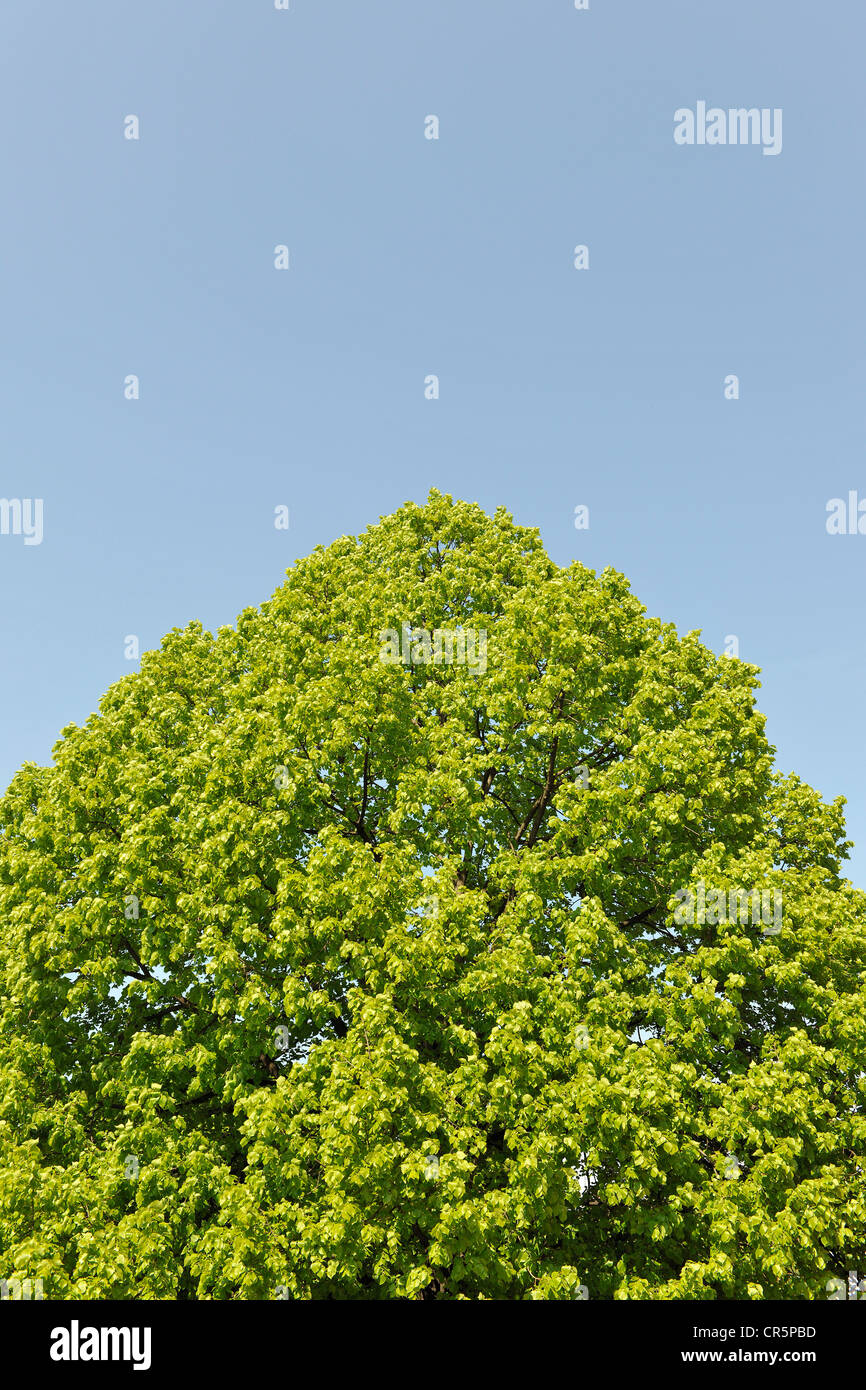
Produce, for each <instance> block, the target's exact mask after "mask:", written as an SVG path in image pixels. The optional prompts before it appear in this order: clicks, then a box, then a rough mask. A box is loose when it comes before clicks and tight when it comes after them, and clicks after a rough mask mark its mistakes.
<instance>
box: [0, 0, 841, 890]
mask: <svg viewBox="0 0 866 1390" xmlns="http://www.w3.org/2000/svg"><path fill="white" fill-rule="evenodd" d="M864 50H866V7H863V6H861V5H859V4H855V3H854V2H853V0H850V3H841V0H835V3H833V0H825V3H824V4H822V5H821V6H816V5H814V4H812V3H810V0H761V4H760V5H759V6H756V5H755V4H754V0H729V3H726V4H724V5H721V4H712V3H709V0H707V3H703V4H696V3H695V0H660V3H653V0H618V3H614V0H590V9H589V10H588V11H576V10H575V8H574V4H573V0H532V3H530V0H471V3H467V0H437V2H436V3H422V0H367V3H361V0H291V8H290V10H289V11H288V12H282V11H276V10H275V9H274V5H273V0H147V4H132V3H130V2H129V0H112V3H111V4H108V3H106V0H77V3H76V4H75V5H63V4H59V3H57V2H56V0H52V3H44V0H8V3H7V4H6V5H5V6H4V7H3V13H2V17H0V68H2V71H0V119H2V138H0V161H2V162H0V174H2V186H3V194H4V197H3V203H4V216H3V218H2V219H0V315H2V324H3V332H2V334H0V351H2V356H3V361H2V371H0V392H2V400H0V432H2V453H0V460H2V467H0V495H2V496H4V497H6V498H10V499H11V498H22V499H24V498H37V497H38V498H42V499H44V535H43V540H42V543H41V544H39V545H30V546H28V545H25V544H24V542H23V537H22V536H15V535H0V582H2V585H3V594H4V597H5V602H4V604H3V606H2V615H0V622H2V650H3V655H4V676H5V679H4V680H3V682H2V684H0V782H2V784H3V785H4V786H5V784H6V783H7V782H8V780H9V778H10V777H11V776H12V774H13V772H14V771H15V769H16V768H17V767H18V766H19V765H20V763H21V762H23V761H24V760H25V759H33V760H35V761H37V762H47V761H49V758H50V749H51V746H52V744H53V742H54V741H55V739H56V738H57V736H58V733H59V731H60V729H61V728H62V727H63V726H64V725H65V724H67V723H69V722H71V721H75V722H80V721H82V720H83V719H85V718H86V717H87V716H88V714H90V712H91V711H92V710H93V709H94V708H95V707H96V705H97V703H98V700H99V698H100V696H101V695H102V693H103V692H104V691H105V689H106V688H107V687H108V686H109V685H110V684H111V683H112V682H113V681H115V680H117V679H118V678H119V677H121V676H123V675H125V674H127V673H128V672H129V670H130V669H132V666H131V664H130V663H129V662H128V661H126V660H125V659H124V638H125V636H126V635H127V634H130V633H135V634H137V636H138V637H139V640H140V643H141V646H142V648H145V647H149V646H155V645H157V644H158V643H159V641H160V640H161V638H162V636H163V634H164V633H165V632H166V631H167V630H169V629H170V628H172V627H175V626H183V625H184V624H186V623H187V622H188V621H189V620H191V619H193V618H198V619H201V621H203V622H204V623H205V625H206V626H208V627H210V628H212V629H213V628H215V627H217V626H219V625H221V624H224V623H230V622H233V621H234V619H235V617H236V615H237V613H238V612H239V611H240V610H241V609H242V608H244V607H246V606H247V605H249V604H255V603H259V602H261V601H262V600H264V599H265V598H267V597H268V596H269V595H270V594H271V593H272V591H273V590H274V588H276V586H277V585H278V584H279V583H280V582H281V579H282V577H283V574H284V571H285V569H286V567H287V566H288V565H289V564H291V563H292V562H293V560H294V559H295V558H296V557H297V556H299V555H303V554H306V553H307V552H308V551H309V550H310V549H311V548H312V547H313V546H314V545H316V544H318V543H320V542H321V543H328V542H329V541H331V540H333V539H334V538H336V537H337V536H340V535H343V534H345V533H347V532H351V533H357V532H359V531H362V530H364V529H365V528H366V526H367V525H368V524H370V523H371V522H374V521H375V520H376V519H377V518H378V517H379V516H380V515H381V514H383V513H387V512H390V511H393V510H394V509H395V508H396V507H398V506H400V505H401V504H402V503H403V502H404V501H406V500H407V499H410V498H411V499H414V500H416V501H421V500H423V499H424V497H425V496H426V495H427V493H428V491H429V489H430V488H431V487H434V486H435V487H438V488H440V489H441V490H442V491H446V492H451V493H452V494H453V495H455V496H459V497H463V498H466V499H469V500H473V501H478V502H480V503H481V504H482V505H483V506H484V507H485V508H487V509H488V510H490V509H492V508H494V507H495V506H497V505H499V504H504V505H505V506H506V507H508V508H509V510H511V511H512V513H513V514H514V516H515V518H516V520H518V521H519V522H521V523H522V524H526V525H535V526H538V527H539V528H540V531H541V534H542V536H543V538H544V541H545V543H546V545H547V548H548V551H549V553H550V554H551V556H552V557H553V558H554V559H555V560H556V561H557V562H559V563H562V564H565V563H568V562H569V561H571V560H572V559H575V558H578V559H580V560H582V561H584V563H586V564H588V565H590V566H591V567H593V568H595V569H600V568H603V567H604V566H605V565H613V566H614V567H615V568H617V569H620V570H622V571H623V572H624V573H625V574H626V575H627V576H628V577H629V579H630V581H631V582H632V585H633V587H634V589H635V592H636V593H637V594H638V596H639V597H640V598H641V600H642V602H644V603H645V604H646V606H647V608H648V610H649V612H650V613H651V614H654V615H656V614H657V615H658V616H660V617H662V618H664V619H665V620H671V621H674V622H675V623H676V624H677V626H678V628H679V629H680V630H681V631H687V630H689V629H693V628H699V629H701V630H702V633H703V636H704V640H705V641H706V642H707V643H708V645H709V646H711V647H712V648H713V649H714V650H716V651H721V650H722V649H723V647H724V643H725V638H726V637H727V635H728V634H735V635H736V636H737V637H738V639H739V650H740V655H741V656H742V657H743V658H744V659H745V660H748V661H752V662H754V663H756V664H757V665H759V666H760V667H761V668H762V671H763V676H762V682H763V683H762V689H761V691H760V693H759V702H760V705H761V708H762V709H763V710H764V712H765V713H766V714H767V716H768V726H767V727H768V734H769V737H770V739H771V741H772V742H773V743H774V744H775V745H776V747H777V749H778V765H779V766H780V768H781V769H782V770H783V771H790V770H792V769H793V770H795V771H797V772H798V773H799V774H800V775H801V776H802V777H804V778H805V779H806V780H807V781H809V782H810V783H811V784H812V785H814V786H816V787H817V788H818V789H819V790H820V791H821V792H822V793H823V795H824V796H825V797H828V798H830V797H833V796H836V795H838V794H843V795H845V796H847V797H848V802H849V804H848V821H849V834H850V837H851V838H852V839H854V840H855V841H858V842H859V841H866V792H864V776H863V774H864V756H863V750H862V719H861V707H862V703H863V701H862V697H861V687H862V685H863V682H864V678H866V669H864V668H866V658H864V641H863V635H862V628H863V623H862V611H863V609H862V586H863V572H864V565H866V536H860V535H845V536H831V535H828V534H827V531H826V526H825V522H826V515H827V513H826V506H827V502H828V501H829V499H831V498H834V497H843V498H847V495H848V492H849V491H850V490H852V489H853V490H859V492H860V494H861V495H862V496H863V497H864V498H866V468H864V463H863V444H864V418H863V414H864V412H863V402H864V385H866V348H864V339H863V319H864V259H863V253H862V245H861V243H862V227H863V223H864V182H863V177H862V167H863V150H862V142H863V132H864V128H866V97H864V85H863V82H862V71H861V69H862V55H863V52H864ZM701 100H704V101H706V102H707V103H708V105H710V106H714V105H715V106H718V107H721V108H723V109H727V108H731V107H757V108H760V109H763V108H771V109H775V108H779V109H781V110H782V112H783V147H782V150H781V153H779V154H778V155H777V156H775V157H767V156H765V155H764V154H763V152H762V149H761V148H760V147H755V146H734V145H727V146H714V147H711V146H707V145H705V146H697V145H695V146H678V145H677V144H676V143H675V142H674V139H673V131H674V113H675V111H676V110H678V109H680V108H691V109H695V108H696V104H697V102H698V101H701ZM130 114H134V115H137V116H138V118H139V121H140V139H139V140H137V141H132V140H126V139H125V138H124V118H125V117H127V116H128V115H130ZM431 114H433V115H436V116H438V118H439V122H440V128H439V139H438V140H427V139H425V137H424V128H425V118H426V117H427V116H428V115H431ZM278 244H286V245H287V246H288V247H289V249H290V269H289V270H288V271H277V270H275V268H274V247H275V246H276V245H278ZM577 244H584V245H587V246H588V247H589V262H590V264H589V269H588V270H581V271H578V270H575V269H574V265H573V248H574V247H575V245H577ZM132 373H134V374H136V375H138V376H139V378H140V399H139V400H137V401H129V400H126V399H124V390H123V388H124V379H125V378H126V377H127V375H129V374H132ZM433 373H435V374H436V375H437V376H438V377H439V379H440V397H439V399H438V400H435V401H430V400H426V399H425V395H424V379H425V377H426V376H428V374H433ZM728 374H736V375H737V376H738V377H739V382H740V397H739V399H738V400H726V399H725V395H724V381H725V378H726V376H727V375H728ZM278 504H285V505H286V506H288V507H289V508H290V514H291V526H290V529H289V530H288V531H277V530H275V528H274V526H273V514H274V507H275V506H277V505H278ZM578 504H585V505H587V506H588V507H589V509H590V526H589V529H588V530H586V531H576V530H575V528H574V524H573V519H574V508H575V506H576V505H578ZM864 868H866V859H864V857H863V851H861V852H860V854H859V857H858V853H857V851H855V852H854V855H853V856H852V861H851V868H850V872H851V874H852V877H853V878H854V880H855V882H858V883H859V884H860V886H866V885H864Z"/></svg>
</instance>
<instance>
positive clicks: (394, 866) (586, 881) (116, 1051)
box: [0, 492, 866, 1299]
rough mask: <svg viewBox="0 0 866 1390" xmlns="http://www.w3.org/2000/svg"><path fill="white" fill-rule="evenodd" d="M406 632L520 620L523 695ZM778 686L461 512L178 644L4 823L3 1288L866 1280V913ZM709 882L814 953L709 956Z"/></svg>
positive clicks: (738, 943)
mask: <svg viewBox="0 0 866 1390" xmlns="http://www.w3.org/2000/svg"><path fill="white" fill-rule="evenodd" d="M404 622H405V623H408V624H410V625H412V626H413V627H424V628H426V629H433V628H444V629H456V628H471V629H483V630H484V631H485V632H486V633H487V636H488V648H487V666H486V670H484V671H483V672H482V671H478V670H473V669H472V668H471V667H470V666H469V665H467V664H462V665H461V664H457V663H453V664H443V665H436V664H432V663H430V664H425V663H422V664H417V665H414V664H410V665H404V664H389V663H387V662H385V661H382V660H380V649H381V641H380V633H381V632H382V631H383V630H386V629H399V628H400V626H401V624H402V623H404ZM756 685H757V672H756V670H755V668H754V667H751V666H749V665H747V664H745V663H743V662H740V661H737V660H731V659H728V658H726V657H722V658H717V657H716V656H714V655H713V653H711V652H710V651H708V650H707V649H706V648H705V647H704V646H702V645H701V643H700V641H699V640H698V637H697V634H694V633H690V634H688V635H687V636H685V637H683V638H679V637H678V636H677V634H676V632H675V631H674V628H673V627H672V626H671V625H669V624H664V623H662V622H659V621H657V620H654V619H649V618H647V616H646V613H645V610H644V608H643V607H642V606H641V605H640V604H639V603H638V601H637V600H636V599H635V598H634V597H633V595H632V594H631V592H630V591H629V587H628V585H627V583H626V581H625V579H624V578H623V577H622V576H621V575H619V574H616V573H614V572H613V571H611V570H605V571H604V572H603V573H602V574H601V575H600V576H596V575H595V574H594V573H592V572H591V571H589V570H587V569H585V568H583V567H582V566H581V565H579V564H574V565H572V566H570V567H569V568H567V569H560V568H558V567H557V566H556V565H554V564H553V563H552V562H551V561H550V560H549V559H548V558H547V556H546V555H545V553H544V550H543V548H542V545H541V542H540V540H539V537H538V535H537V533H536V532H535V531H533V530H527V529H524V528H522V527H518V526H515V525H514V524H513V523H512V521H511V520H510V518H509V517H508V516H507V514H506V513H505V512H504V511H502V510H500V511H497V513H496V515H495V516H494V517H493V518H492V519H491V518H489V517H487V516H485V514H484V513H483V512H482V511H481V510H480V509H479V508H477V507H475V506H472V505H467V504H464V503H454V502H452V501H451V499H450V498H448V497H444V496H442V495H440V494H438V493H436V492H434V493H432V494H431V496H430V498H429V500H428V502H427V504H426V505H424V506H422V507H418V506H415V505H407V506H405V507H403V508H402V509H401V510H400V511H398V512H397V513H396V514H395V515H393V516H390V517H387V518H385V519H384V520H383V521H382V522H381V523H380V524H379V525H377V526H374V527H372V528H371V529H370V530H369V531H368V532H367V533H366V534H365V535H364V536H363V537H362V538H360V539H355V538H350V537H346V538H343V539H341V540H339V541H337V542H336V543H335V544H333V545H331V546H329V547H328V548H327V549H322V548H319V549H317V550H316V551H315V552H314V553H313V554H312V555H311V556H309V557H308V558H307V559H305V560H303V561H301V562H299V563H298V564H297V565H296V566H295V567H294V568H293V569H292V570H291V571H290V573H289V577H288V580H287V582H286V583H285V584H284V585H283V586H282V588H280V589H279V590H278V591H277V593H276V594H275V595H274V597H273V598H272V599H271V600H270V602H268V603H266V604H264V605H263V606H262V607H261V609H256V610H254V609H248V610H246V611H245V612H244V613H242V614H241V616H240V618H239V620H238V623H237V627H236V629H232V628H224V629H221V630H220V631H219V632H218V633H217V635H216V636H215V637H214V636H212V635H211V634H209V633H207V632H205V631H203V630H202V628H201V626H200V625H198V624H191V625H190V626H189V627H188V628H186V629H185V630H183V631H179V630H175V631H173V632H171V633H170V634H169V635H168V637H166V639H165V641H164V642H163V644H162V647H161V648H160V650H158V651H155V652H149V653H146V654H145V656H144V657H143V658H142V661H141V668H140V671H139V672H137V673H135V674H132V675H129V676H126V677H125V678H124V679H123V680H121V681H119V682H118V683H117V684H116V685H114V686H113V687H112V688H111V689H110V690H109V691H108V693H107V694H106V696H105V697H104V699H103V700H102V703H101V706H100V712H99V714H98V715H94V716H93V717H92V718H90V719H89V720H88V721H87V723H86V725H85V726H84V727H83V728H77V727H75V726H70V727H69V728H67V729H65V730H64V731H63V737H62V739H61V741H60V742H59V743H58V744H57V746H56V748H55V750H54V757H55V765H54V766H53V767H51V768H47V769H46V768H38V767H36V766H34V765H32V764H27V765H25V766H24V767H23V768H22V769H21V771H20V772H19V773H18V774H17V776H16V777H15V779H14V781H13V782H12V784H11V786H10V788H9V790H8V792H7V794H6V796H5V797H4V798H3V800H2V802H0V912H2V919H3V933H2V939H0V994H2V1004H0V1009H2V1013H0V1032H2V1043H3V1049H2V1053H0V1094H2V1100H0V1275H2V1276H3V1277H5V1278H11V1277H13V1276H17V1277H20V1278H24V1277H29V1278H37V1277H40V1276H41V1277H42V1278H43V1279H44V1284H45V1293H46V1297H49V1298H70V1297H90V1298H128V1297H136V1298H145V1299H156V1298H181V1299H184V1298H187V1299H188V1298H204V1299H224V1298H243V1299H268V1298H275V1297H280V1296H286V1295H287V1296H289V1297H300V1298H349V1299H377V1298H395V1297H396V1298H425V1297H426V1298H429V1297H440V1298H469V1299H486V1298H504V1299H524V1298H530V1299H570V1298H576V1297H580V1296H581V1294H580V1286H581V1285H584V1286H586V1288H587V1289H588V1291H589V1297H590V1298H591V1299H596V1298H600V1299H610V1298H619V1299H622V1298H642V1299H693V1298H697V1299H714V1298H785V1299H815V1298H824V1297H826V1296H827V1295H826V1292H825V1286H826V1281H827V1279H828V1278H829V1277H830V1276H831V1275H835V1274H839V1273H840V1272H841V1273H844V1271H845V1270H847V1269H848V1268H857V1269H859V1270H860V1271H861V1272H866V1197H864V1186H863V1180H862V1171H863V1165H864V1116H863V1103H864V1084H866V1083H864V1073H866V1007H864V1005H866V989H864V946H866V926H864V897H863V895H862V894H861V893H859V892H857V891H855V890H854V889H853V888H852V887H851V885H850V884H849V883H847V882H846V881H844V880H842V879H841V878H840V860H841V859H842V858H844V856H845V853H846V851H847V848H848V846H847V844H846V842H845V841H844V839H843V836H844V827H843V820H842V805H841V800H840V802H837V803H834V804H833V805H830V806H828V805H825V804H824V803H822V801H821V799H820V797H819V796H818V795H817V794H816V793H814V792H813V791H811V789H809V788H808V787H806V786H805V785H803V784H802V783H801V782H800V781H799V780H798V779H796V778H794V777H790V778H782V777H781V776H779V775H778V774H777V773H775V772H774V771H773V766H772V753H773V750H772V748H771V747H770V746H769V745H768V744H767V742H766V739H765V735H764V723H763V719H762V717H761V716H760V715H759V714H758V713H757V712H756V710H755V708H754V703H753V701H754V691H755V688H756ZM582 769H585V771H582ZM699 881H702V882H704V883H706V884H712V885H714V886H715V887H718V888H724V889H736V888H738V887H743V886H745V887H752V886H754V885H759V886H762V887H764V888H769V889H773V890H777V891H780V892H781V893H782V895H783V899H782V900H783V903H784V911H783V919H782V925H781V930H780V931H778V932H776V933H774V934H768V933H766V932H765V931H764V930H763V929H762V927H761V925H760V924H758V925H753V924H752V923H751V922H749V923H746V924H740V923H739V922H731V921H723V922H721V923H719V924H717V925H712V924H709V923H704V924H701V923H696V924H694V925H691V924H683V925H678V924H677V922H676V921H675V919H674V912H675V908H676V906H677V901H676V899H675V897H674V894H675V893H676V892H677V890H680V889H683V888H689V887H690V886H691V887H693V886H694V885H696V884H697V883H698V882H699ZM425 904H426V906H425ZM729 1155H734V1156H735V1159H736V1162H735V1164H734V1173H733V1175H732V1173H731V1169H730V1164H731V1160H729V1158H728V1156H729Z"/></svg>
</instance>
